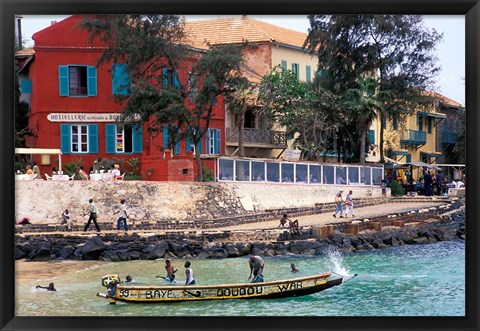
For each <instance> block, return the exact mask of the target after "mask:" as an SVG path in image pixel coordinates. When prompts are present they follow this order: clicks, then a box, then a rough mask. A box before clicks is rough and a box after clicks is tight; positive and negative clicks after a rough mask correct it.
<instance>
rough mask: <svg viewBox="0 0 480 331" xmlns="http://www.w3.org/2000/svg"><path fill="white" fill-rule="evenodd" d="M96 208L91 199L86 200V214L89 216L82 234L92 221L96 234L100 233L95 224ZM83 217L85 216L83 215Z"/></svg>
mask: <svg viewBox="0 0 480 331" xmlns="http://www.w3.org/2000/svg"><path fill="white" fill-rule="evenodd" d="M97 211H98V209H97V206H95V204H94V203H93V199H90V200H88V213H89V214H90V216H89V217H88V221H87V223H86V224H85V227H84V228H83V232H87V230H88V227H89V226H90V223H91V222H92V221H93V224H95V227H96V228H97V232H100V227H99V226H98V223H97V216H98V215H97ZM84 216H85V215H84Z"/></svg>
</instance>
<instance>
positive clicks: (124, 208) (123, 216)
mask: <svg viewBox="0 0 480 331" xmlns="http://www.w3.org/2000/svg"><path fill="white" fill-rule="evenodd" d="M120 203H121V205H120V210H119V211H117V212H116V213H115V214H118V213H120V215H119V217H118V220H117V230H118V231H120V228H121V227H122V222H123V228H124V229H125V233H127V231H128V224H127V218H128V215H127V206H125V199H122V200H120Z"/></svg>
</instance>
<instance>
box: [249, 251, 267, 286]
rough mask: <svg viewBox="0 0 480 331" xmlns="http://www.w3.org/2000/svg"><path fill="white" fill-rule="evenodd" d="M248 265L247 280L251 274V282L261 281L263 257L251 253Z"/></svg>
mask: <svg viewBox="0 0 480 331" xmlns="http://www.w3.org/2000/svg"><path fill="white" fill-rule="evenodd" d="M248 265H249V266H250V276H248V280H250V279H252V275H253V279H252V283H259V282H263V268H264V267H265V262H263V259H262V258H261V257H260V256H258V255H252V256H250V259H249V260H248Z"/></svg>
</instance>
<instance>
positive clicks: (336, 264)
mask: <svg viewBox="0 0 480 331" xmlns="http://www.w3.org/2000/svg"><path fill="white" fill-rule="evenodd" d="M327 257H328V259H329V260H330V270H331V271H332V272H334V273H336V274H339V275H341V276H344V277H346V278H352V277H354V276H355V275H354V274H350V271H349V270H348V269H347V268H346V267H345V266H344V264H343V255H342V253H341V252H339V251H338V249H337V248H336V247H332V246H330V247H329V249H328V251H327Z"/></svg>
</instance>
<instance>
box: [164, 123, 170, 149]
mask: <svg viewBox="0 0 480 331" xmlns="http://www.w3.org/2000/svg"><path fill="white" fill-rule="evenodd" d="M168 148H169V147H168V127H166V126H164V127H163V150H166V149H168Z"/></svg>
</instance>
